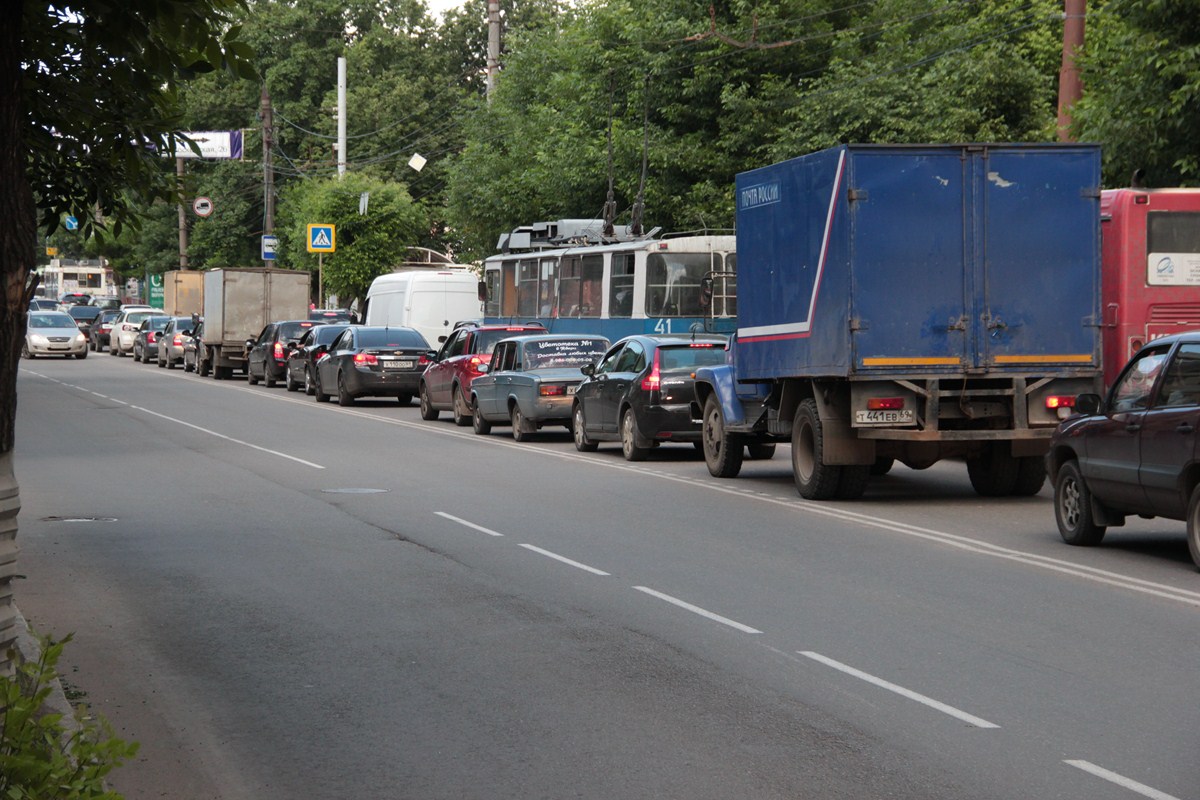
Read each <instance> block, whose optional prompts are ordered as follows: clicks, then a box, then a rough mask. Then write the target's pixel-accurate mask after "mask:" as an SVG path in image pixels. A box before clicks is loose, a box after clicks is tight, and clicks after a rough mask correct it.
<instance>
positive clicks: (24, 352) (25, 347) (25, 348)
mask: <svg viewBox="0 0 1200 800" xmlns="http://www.w3.org/2000/svg"><path fill="white" fill-rule="evenodd" d="M33 357H34V356H33V353H31V352H29V343H28V342H25V343H23V344H22V345H21V358H24V359H28V360H29V361H32V360H33Z"/></svg>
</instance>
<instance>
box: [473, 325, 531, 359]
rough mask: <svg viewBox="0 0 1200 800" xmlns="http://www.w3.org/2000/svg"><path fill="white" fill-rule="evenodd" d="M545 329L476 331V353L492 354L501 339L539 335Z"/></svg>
mask: <svg viewBox="0 0 1200 800" xmlns="http://www.w3.org/2000/svg"><path fill="white" fill-rule="evenodd" d="M544 330H545V328H540V327H539V328H510V329H504V328H502V329H500V330H497V331H476V332H475V344H474V348H475V352H476V353H490V352H492V350H493V349H494V348H495V346H496V342H498V341H500V340H501V339H507V338H509V337H510V336H520V335H521V334H522V333H537V332H539V331H544Z"/></svg>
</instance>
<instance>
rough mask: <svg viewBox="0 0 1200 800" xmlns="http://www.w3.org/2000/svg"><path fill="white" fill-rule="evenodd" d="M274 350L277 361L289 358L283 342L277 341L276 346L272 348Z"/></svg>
mask: <svg viewBox="0 0 1200 800" xmlns="http://www.w3.org/2000/svg"><path fill="white" fill-rule="evenodd" d="M272 350H273V355H274V356H275V360H276V361H284V360H286V359H287V352H286V351H285V350H284V349H283V342H276V343H275V347H274V348H272Z"/></svg>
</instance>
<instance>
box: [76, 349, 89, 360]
mask: <svg viewBox="0 0 1200 800" xmlns="http://www.w3.org/2000/svg"><path fill="white" fill-rule="evenodd" d="M75 357H76V358H80V359H83V358H87V350H84V351H82V352H79V353H76V354H75Z"/></svg>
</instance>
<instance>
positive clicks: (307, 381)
mask: <svg viewBox="0 0 1200 800" xmlns="http://www.w3.org/2000/svg"><path fill="white" fill-rule="evenodd" d="M316 386H317V385H316V382H315V381H314V380H313V376H312V370H310V369H309V368H308V367H305V368H304V393H305V394H306V395H308V396H309V397H312V396H313V394H315V393H316V391H317V388H316Z"/></svg>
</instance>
